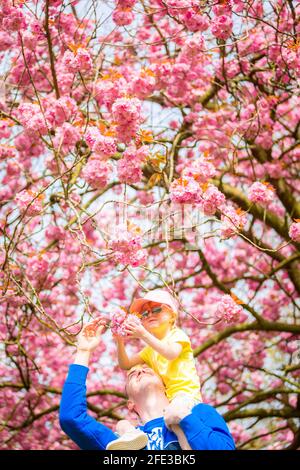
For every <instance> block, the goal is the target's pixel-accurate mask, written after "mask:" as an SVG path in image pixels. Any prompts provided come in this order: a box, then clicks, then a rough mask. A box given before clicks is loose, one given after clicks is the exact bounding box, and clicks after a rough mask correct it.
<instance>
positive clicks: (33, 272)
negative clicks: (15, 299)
mask: <svg viewBox="0 0 300 470" xmlns="http://www.w3.org/2000/svg"><path fill="white" fill-rule="evenodd" d="M48 270H49V262H48V261H47V259H46V257H45V256H39V255H37V256H33V257H32V258H29V260H28V262H27V268H26V274H27V276H28V278H29V279H36V278H42V277H43V276H45V275H46V274H47V272H48Z"/></svg>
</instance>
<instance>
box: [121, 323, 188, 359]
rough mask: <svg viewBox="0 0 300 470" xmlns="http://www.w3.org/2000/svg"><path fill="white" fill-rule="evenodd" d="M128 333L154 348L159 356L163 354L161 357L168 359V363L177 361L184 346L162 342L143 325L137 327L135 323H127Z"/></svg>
mask: <svg viewBox="0 0 300 470" xmlns="http://www.w3.org/2000/svg"><path fill="white" fill-rule="evenodd" d="M126 332H127V333H128V334H130V335H131V336H132V337H134V338H140V339H142V340H143V341H145V343H146V344H148V346H150V347H151V348H153V349H154V350H155V351H156V352H158V354H161V356H163V357H165V358H166V359H168V361H172V360H174V359H176V358H177V357H178V356H179V354H180V353H181V351H182V345H181V344H180V343H177V342H166V341H161V340H160V339H158V338H156V337H155V336H154V335H152V334H151V333H149V331H147V330H146V328H144V327H143V325H137V324H136V323H134V322H130V321H128V322H127V323H126ZM137 357H138V355H137ZM138 364H140V363H138ZM131 367H132V366H131Z"/></svg>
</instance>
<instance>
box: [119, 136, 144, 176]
mask: <svg viewBox="0 0 300 470" xmlns="http://www.w3.org/2000/svg"><path fill="white" fill-rule="evenodd" d="M148 153H149V150H148V148H147V147H146V146H145V145H143V146H142V147H140V148H139V149H136V148H135V146H133V145H131V146H129V147H128V148H127V149H126V150H125V152H124V153H123V157H122V159H121V160H119V161H118V163H117V173H118V177H119V181H121V182H122V183H127V184H134V183H138V182H139V181H141V179H142V175H143V174H142V168H141V164H142V163H143V162H144V161H145V159H146V158H147V156H148Z"/></svg>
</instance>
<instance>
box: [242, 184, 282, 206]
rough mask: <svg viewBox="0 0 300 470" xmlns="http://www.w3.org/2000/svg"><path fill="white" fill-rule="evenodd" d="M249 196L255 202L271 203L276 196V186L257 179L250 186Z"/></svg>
mask: <svg viewBox="0 0 300 470" xmlns="http://www.w3.org/2000/svg"><path fill="white" fill-rule="evenodd" d="M248 197H249V199H250V201H252V202H254V203H258V204H261V205H266V204H269V203H270V202H272V201H273V200H274V198H275V193H274V188H273V187H272V186H271V185H270V184H268V183H261V182H260V181H256V182H255V183H253V184H252V185H251V186H250V188H249V194H248Z"/></svg>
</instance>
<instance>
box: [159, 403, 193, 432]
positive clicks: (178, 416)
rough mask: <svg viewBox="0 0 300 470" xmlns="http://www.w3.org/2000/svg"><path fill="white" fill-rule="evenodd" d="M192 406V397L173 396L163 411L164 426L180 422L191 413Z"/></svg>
mask: <svg viewBox="0 0 300 470" xmlns="http://www.w3.org/2000/svg"><path fill="white" fill-rule="evenodd" d="M193 407H194V401H193V399H189V398H188V397H184V398H181V397H178V398H177V397H175V398H174V399H173V401H172V402H171V403H170V404H169V405H168V406H167V408H166V409H165V412H164V420H165V423H166V426H167V427H168V428H169V427H170V426H171V425H172V424H178V423H180V421H181V420H182V419H183V418H185V417H186V416H188V415H190V414H191V412H192V408H193Z"/></svg>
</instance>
